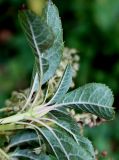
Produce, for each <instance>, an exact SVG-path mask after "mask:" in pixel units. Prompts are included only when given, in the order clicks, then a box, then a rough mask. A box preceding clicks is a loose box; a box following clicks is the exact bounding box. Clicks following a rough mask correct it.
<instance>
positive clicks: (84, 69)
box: [0, 0, 119, 160]
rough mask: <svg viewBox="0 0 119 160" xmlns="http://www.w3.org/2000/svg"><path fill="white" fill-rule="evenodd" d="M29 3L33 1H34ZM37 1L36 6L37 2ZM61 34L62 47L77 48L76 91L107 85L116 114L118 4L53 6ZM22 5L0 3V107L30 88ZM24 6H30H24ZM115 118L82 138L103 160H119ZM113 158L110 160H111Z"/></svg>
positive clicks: (70, 0) (75, 0)
mask: <svg viewBox="0 0 119 160" xmlns="http://www.w3.org/2000/svg"><path fill="white" fill-rule="evenodd" d="M33 1H34V2H35V1H36V3H37V1H38V0H33ZM39 1H40V0H39ZM54 2H55V3H56V5H57V7H58V9H59V12H60V17H61V20H62V25H63V30H64V42H65V46H67V47H70V48H72V47H73V48H76V49H78V51H79V56H80V69H79V72H78V76H77V78H76V80H75V81H76V85H77V86H79V85H83V84H85V83H89V82H100V83H105V84H106V85H108V86H109V87H110V88H111V89H112V91H113V93H114V97H115V102H114V107H115V108H116V110H117V112H118V110H119V87H118V86H119V85H118V83H119V0H114V1H112V0H64V1H61V0H54ZM23 3H26V0H21V1H18V0H9V1H8V0H0V106H1V107H2V106H4V102H5V99H6V98H8V97H9V96H10V94H11V91H13V90H19V89H24V88H26V87H28V86H29V84H30V76H31V72H32V66H33V55H32V53H31V50H30V49H29V47H28V45H27V42H26V39H25V37H24V34H23V32H22V30H21V27H20V24H19V22H18V17H17V13H18V9H19V8H20V6H21V5H22V4H23ZM28 3H29V1H28ZM118 118H119V116H118V114H117V115H116V119H115V120H114V121H112V122H108V123H106V124H104V125H101V126H99V127H95V128H93V129H89V128H88V129H86V130H85V134H86V135H87V136H88V137H89V138H90V139H91V140H92V141H93V144H94V145H95V147H96V148H98V150H99V152H100V153H101V152H102V151H105V150H106V151H107V152H108V155H107V157H106V158H104V157H102V156H101V155H100V158H99V159H100V160H101V159H105V160H106V159H107V160H118V159H119V153H118V151H119V135H118V133H119V124H118V123H119V120H118ZM111 158H112V159H111Z"/></svg>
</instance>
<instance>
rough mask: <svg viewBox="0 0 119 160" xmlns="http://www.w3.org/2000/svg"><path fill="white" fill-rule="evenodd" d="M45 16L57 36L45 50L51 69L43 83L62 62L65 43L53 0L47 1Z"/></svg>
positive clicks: (45, 56) (45, 75) (44, 55)
mask: <svg viewBox="0 0 119 160" xmlns="http://www.w3.org/2000/svg"><path fill="white" fill-rule="evenodd" d="M43 17H44V20H46V22H47V24H48V26H49V27H50V28H51V29H52V31H53V33H54V36H55V39H54V42H53V45H52V46H51V47H50V48H49V49H48V50H45V52H44V54H42V56H43V57H44V58H46V59H47V61H48V63H49V69H48V70H47V72H46V73H45V74H44V77H43V83H45V82H46V81H48V80H49V79H50V78H51V77H52V76H53V75H54V73H55V71H56V69H57V68H58V66H59V64H60V61H61V57H62V52H63V48H64V43H63V32H62V25H61V20H60V17H59V13H58V9H57V8H56V6H55V5H54V4H53V3H52V1H51V0H50V1H48V2H46V6H45V8H44V11H43Z"/></svg>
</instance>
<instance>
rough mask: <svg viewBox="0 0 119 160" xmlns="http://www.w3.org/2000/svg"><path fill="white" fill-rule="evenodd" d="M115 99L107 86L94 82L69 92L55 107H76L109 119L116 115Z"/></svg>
mask: <svg viewBox="0 0 119 160" xmlns="http://www.w3.org/2000/svg"><path fill="white" fill-rule="evenodd" d="M113 101H114V99H113V95H112V92H111V90H110V89H109V88H108V87H107V86H105V85H103V84H98V83H92V84H86V85H84V86H82V87H79V88H78V89H76V90H74V91H71V92H69V93H67V94H66V95H65V96H64V98H63V99H62V100H61V101H60V102H59V103H58V104H56V106H54V108H57V107H61V106H67V107H73V108H74V107H75V108H76V109H80V110H82V111H84V112H89V113H92V114H95V115H97V116H99V117H102V118H105V119H108V120H109V119H112V118H113V117H114V108H113V107H112V104H113Z"/></svg>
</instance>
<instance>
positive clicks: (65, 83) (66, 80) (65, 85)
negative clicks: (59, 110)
mask: <svg viewBox="0 0 119 160" xmlns="http://www.w3.org/2000/svg"><path fill="white" fill-rule="evenodd" d="M71 82H72V68H71V66H70V65H67V67H66V69H65V72H64V75H63V77H62V79H61V81H60V84H59V86H58V88H57V90H56V93H55V94H54V96H53V98H52V99H51V100H50V102H49V103H50V104H53V103H56V102H58V101H60V100H61V99H62V97H63V96H64V95H65V93H67V91H68V89H69V87H70V85H71Z"/></svg>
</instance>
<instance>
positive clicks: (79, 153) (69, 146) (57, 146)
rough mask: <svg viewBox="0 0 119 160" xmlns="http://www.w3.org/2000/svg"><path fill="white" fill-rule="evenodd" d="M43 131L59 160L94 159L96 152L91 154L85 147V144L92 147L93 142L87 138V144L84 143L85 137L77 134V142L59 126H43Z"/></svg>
mask: <svg viewBox="0 0 119 160" xmlns="http://www.w3.org/2000/svg"><path fill="white" fill-rule="evenodd" d="M51 130H52V131H51ZM42 132H43V135H44V137H45V138H46V140H47V141H48V143H49V145H50V146H51V148H52V150H53V151H54V153H55V155H56V157H57V159H58V160H60V159H62V160H86V159H88V160H94V152H93V154H91V153H90V151H87V148H85V146H91V147H92V145H91V143H90V142H89V141H88V140H87V141H86V139H85V146H83V145H82V143H84V137H81V136H80V137H78V136H77V138H78V140H79V143H78V144H77V142H76V141H75V140H74V139H73V138H72V137H71V136H70V135H69V134H68V133H67V132H65V131H64V130H63V129H61V128H59V127H54V128H51V127H50V130H49V129H48V128H42ZM80 142H81V143H80ZM88 143H89V144H88Z"/></svg>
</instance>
